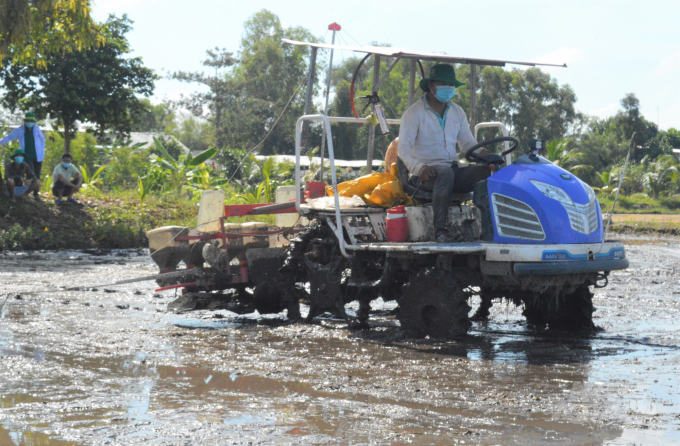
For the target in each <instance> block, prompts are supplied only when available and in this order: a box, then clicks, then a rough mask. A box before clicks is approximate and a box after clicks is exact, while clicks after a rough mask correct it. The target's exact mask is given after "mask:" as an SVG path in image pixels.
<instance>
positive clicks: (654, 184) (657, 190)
mask: <svg viewBox="0 0 680 446" xmlns="http://www.w3.org/2000/svg"><path fill="white" fill-rule="evenodd" d="M678 179H680V170H679V169H678V166H677V165H676V163H675V158H673V156H671V155H663V156H660V157H658V158H657V159H656V160H655V161H654V162H653V163H649V164H648V168H647V172H645V174H644V175H643V177H642V182H643V185H644V188H645V190H646V191H647V195H649V196H650V197H652V198H657V197H658V196H659V195H663V194H664V192H671V190H672V189H673V187H674V186H675V187H677V184H678Z"/></svg>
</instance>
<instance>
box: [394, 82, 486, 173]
mask: <svg viewBox="0 0 680 446" xmlns="http://www.w3.org/2000/svg"><path fill="white" fill-rule="evenodd" d="M446 106H447V107H448V109H447V111H446V114H445V116H446V122H445V124H444V129H442V127H441V124H440V119H441V117H439V118H438V117H437V116H438V115H437V113H436V112H435V111H434V110H432V108H431V107H430V104H428V103H427V96H426V95H423V97H422V98H421V99H420V100H419V101H416V102H415V103H414V104H413V105H411V106H410V107H409V108H408V110H406V111H405V112H404V115H403V116H402V117H401V125H400V127H399V158H400V159H401V160H402V161H403V162H404V164H406V167H407V168H408V171H409V172H410V173H411V174H412V175H418V173H419V172H420V169H422V168H423V166H426V165H427V166H435V165H446V166H450V165H451V163H453V162H458V153H457V152H456V143H458V145H459V146H460V150H461V152H465V151H466V150H467V149H469V148H470V147H472V146H473V145H475V144H477V141H475V138H474V136H472V132H471V131H470V125H469V124H468V122H467V117H466V116H465V112H464V111H463V109H462V108H461V107H460V106H459V105H458V104H454V103H453V102H451V101H449V102H447V103H446Z"/></svg>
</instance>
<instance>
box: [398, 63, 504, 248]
mask: <svg viewBox="0 0 680 446" xmlns="http://www.w3.org/2000/svg"><path fill="white" fill-rule="evenodd" d="M461 85H465V84H464V83H462V82H459V81H458V80H457V79H456V73H455V71H454V69H453V67H452V66H451V65H447V64H437V65H434V66H433V67H432V69H430V77H428V78H425V79H422V80H421V81H420V88H421V89H422V90H423V91H424V92H425V94H424V95H423V97H422V99H420V100H419V101H416V102H415V103H414V104H413V105H412V106H410V107H409V108H408V110H406V112H404V115H403V116H402V117H401V126H400V128H399V158H400V159H401V160H402V161H403V162H404V164H405V165H406V167H407V168H408V171H409V173H410V175H409V182H410V183H411V184H413V185H414V186H418V185H419V184H420V188H421V189H422V190H425V191H432V207H433V211H434V232H435V240H436V241H437V243H453V242H456V241H458V240H459V237H460V236H459V237H456V235H454V234H453V233H451V232H450V231H449V230H448V229H447V228H446V224H447V222H448V216H449V204H450V202H451V196H452V194H453V192H471V191H472V188H473V187H474V185H475V184H476V183H478V182H479V181H482V180H485V179H487V178H488V177H489V175H491V169H492V167H490V166H485V165H479V164H471V165H466V164H462V165H458V155H457V153H456V142H457V143H458V145H459V146H460V149H461V151H462V152H463V153H464V152H465V151H466V150H467V149H469V148H470V147H472V146H473V145H475V144H477V141H475V138H474V137H473V136H472V132H471V131H470V126H469V125H468V122H467V117H466V116H465V112H464V111H463V109H462V108H461V107H460V106H459V105H458V104H454V103H453V102H451V98H453V95H454V94H455V92H456V87H459V86H461ZM475 152H476V153H478V154H480V155H487V154H490V152H488V151H487V150H486V149H478V150H476V151H475Z"/></svg>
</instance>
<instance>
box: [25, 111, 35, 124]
mask: <svg viewBox="0 0 680 446" xmlns="http://www.w3.org/2000/svg"><path fill="white" fill-rule="evenodd" d="M24 121H30V122H37V121H36V120H35V113H26V116H24Z"/></svg>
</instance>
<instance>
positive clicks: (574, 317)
mask: <svg viewBox="0 0 680 446" xmlns="http://www.w3.org/2000/svg"><path fill="white" fill-rule="evenodd" d="M593 296H594V294H593V293H592V292H591V291H590V289H589V288H588V287H587V286H585V285H582V286H579V287H577V288H576V290H575V291H574V292H572V293H560V294H559V295H558V296H557V297H555V294H554V293H551V292H546V293H541V294H534V295H527V296H524V297H523V298H522V301H523V302H524V311H523V312H522V314H523V315H524V317H526V320H527V322H528V323H529V325H533V326H534V327H537V328H544V327H545V326H546V325H547V326H548V327H549V328H552V329H558V330H573V331H588V330H594V329H595V324H594V323H593V313H594V312H595V307H594V306H593Z"/></svg>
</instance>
